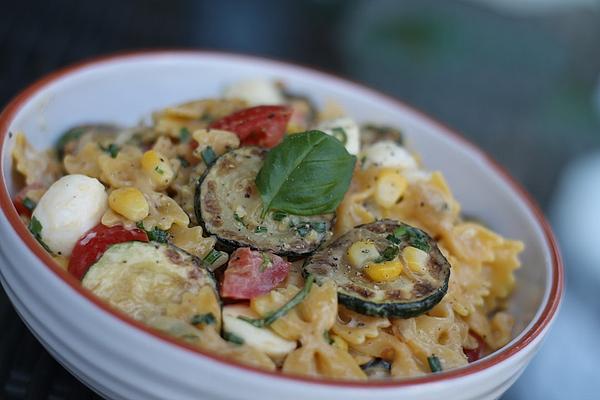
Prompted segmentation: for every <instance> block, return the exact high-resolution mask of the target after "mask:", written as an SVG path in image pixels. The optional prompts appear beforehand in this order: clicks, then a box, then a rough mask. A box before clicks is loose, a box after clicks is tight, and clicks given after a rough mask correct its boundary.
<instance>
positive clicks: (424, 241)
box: [387, 225, 431, 252]
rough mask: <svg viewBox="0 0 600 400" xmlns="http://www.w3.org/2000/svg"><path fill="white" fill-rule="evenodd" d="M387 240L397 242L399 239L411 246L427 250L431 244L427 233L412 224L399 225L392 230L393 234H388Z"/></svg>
mask: <svg viewBox="0 0 600 400" xmlns="http://www.w3.org/2000/svg"><path fill="white" fill-rule="evenodd" d="M387 240H389V241H390V242H392V243H395V244H399V243H400V242H401V241H405V242H408V244H410V245H411V246H413V247H416V248H417V249H420V250H423V251H425V252H429V250H431V246H430V245H429V239H428V237H427V234H426V233H425V232H423V231H422V230H420V229H417V228H414V227H412V226H404V225H403V226H399V227H397V228H396V229H395V230H394V234H393V235H388V236H387Z"/></svg>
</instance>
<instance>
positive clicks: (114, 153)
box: [98, 143, 121, 158]
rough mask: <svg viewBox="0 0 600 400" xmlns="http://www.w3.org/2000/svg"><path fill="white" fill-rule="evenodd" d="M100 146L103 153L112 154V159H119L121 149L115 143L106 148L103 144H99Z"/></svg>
mask: <svg viewBox="0 0 600 400" xmlns="http://www.w3.org/2000/svg"><path fill="white" fill-rule="evenodd" d="M98 146H100V149H101V150H102V151H103V152H105V153H108V154H110V156H111V157H112V158H117V155H118V154H119V150H121V149H120V148H119V146H117V145H116V144H114V143H111V144H109V145H108V146H106V147H104V146H102V145H101V144H99V145H98Z"/></svg>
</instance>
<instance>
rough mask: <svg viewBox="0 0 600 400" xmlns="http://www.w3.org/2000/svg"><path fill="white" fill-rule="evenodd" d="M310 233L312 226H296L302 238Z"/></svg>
mask: <svg viewBox="0 0 600 400" xmlns="http://www.w3.org/2000/svg"><path fill="white" fill-rule="evenodd" d="M309 231H310V224H302V225H298V226H296V232H298V235H300V236H301V237H304V236H306V235H308V232H309Z"/></svg>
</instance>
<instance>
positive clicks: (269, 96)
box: [224, 79, 285, 106]
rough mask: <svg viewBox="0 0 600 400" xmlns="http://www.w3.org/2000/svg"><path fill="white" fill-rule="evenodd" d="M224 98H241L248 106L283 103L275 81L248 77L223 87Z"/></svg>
mask: <svg viewBox="0 0 600 400" xmlns="http://www.w3.org/2000/svg"><path fill="white" fill-rule="evenodd" d="M224 96H225V98H226V99H242V100H245V101H246V102H247V103H248V104H249V105H250V106H260V105H273V104H283V103H284V101H285V99H284V98H283V94H282V93H281V90H280V89H279V87H278V86H277V85H276V84H275V82H273V81H270V80H265V79H248V80H244V81H240V82H237V83H234V84H233V85H231V86H228V87H227V88H226V89H225V93H224Z"/></svg>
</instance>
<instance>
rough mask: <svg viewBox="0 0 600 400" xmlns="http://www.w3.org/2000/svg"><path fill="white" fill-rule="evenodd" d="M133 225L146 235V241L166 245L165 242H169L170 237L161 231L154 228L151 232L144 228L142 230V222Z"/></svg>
mask: <svg viewBox="0 0 600 400" xmlns="http://www.w3.org/2000/svg"><path fill="white" fill-rule="evenodd" d="M135 225H136V226H137V227H138V228H140V229H142V230H143V231H145V232H146V234H147V235H148V240H150V241H152V242H158V243H167V241H168V240H169V237H170V235H169V232H167V231H163V230H162V229H160V228H158V227H156V226H155V227H153V228H152V229H151V230H147V229H146V228H144V223H143V222H142V221H139V222H138V223H136V224H135Z"/></svg>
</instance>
